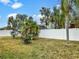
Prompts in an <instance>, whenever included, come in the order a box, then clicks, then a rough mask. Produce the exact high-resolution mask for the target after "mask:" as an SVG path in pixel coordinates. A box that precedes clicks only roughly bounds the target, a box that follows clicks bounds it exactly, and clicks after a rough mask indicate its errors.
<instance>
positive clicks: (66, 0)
mask: <svg viewBox="0 0 79 59" xmlns="http://www.w3.org/2000/svg"><path fill="white" fill-rule="evenodd" d="M69 7H70V0H61V9H62V13H63V14H64V17H65V28H66V39H67V41H69V29H68V27H69V20H68V16H69V11H70V10H69Z"/></svg>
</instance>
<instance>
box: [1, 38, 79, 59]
mask: <svg viewBox="0 0 79 59" xmlns="http://www.w3.org/2000/svg"><path fill="white" fill-rule="evenodd" d="M0 59H79V42H69V43H67V41H63V40H48V39H38V40H33V42H32V44H27V45H25V44H23V42H22V40H21V39H20V38H17V39H12V38H11V37H4V38H0Z"/></svg>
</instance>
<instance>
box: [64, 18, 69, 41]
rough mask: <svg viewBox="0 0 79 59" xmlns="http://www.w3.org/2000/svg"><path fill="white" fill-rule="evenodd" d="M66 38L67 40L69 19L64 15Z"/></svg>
mask: <svg viewBox="0 0 79 59" xmlns="http://www.w3.org/2000/svg"><path fill="white" fill-rule="evenodd" d="M65 29H66V40H67V41H69V19H68V16H65Z"/></svg>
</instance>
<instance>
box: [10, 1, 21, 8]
mask: <svg viewBox="0 0 79 59" xmlns="http://www.w3.org/2000/svg"><path fill="white" fill-rule="evenodd" d="M22 6H23V4H22V3H20V2H15V3H14V4H13V5H12V6H11V7H12V8H13V9H18V8H20V7H22Z"/></svg>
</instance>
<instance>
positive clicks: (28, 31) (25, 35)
mask: <svg viewBox="0 0 79 59" xmlns="http://www.w3.org/2000/svg"><path fill="white" fill-rule="evenodd" d="M20 31H21V37H22V39H23V40H24V43H30V42H31V41H32V40H33V39H34V38H35V37H36V36H38V33H39V27H38V25H37V24H36V22H34V21H33V20H32V18H31V19H27V18H26V19H24V21H22V22H21V27H20Z"/></svg>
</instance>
